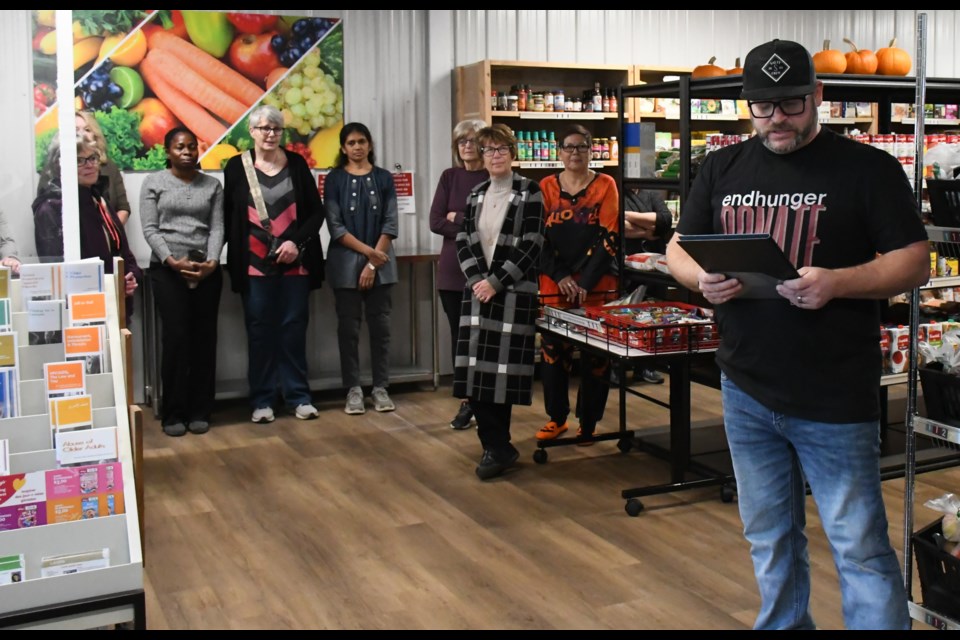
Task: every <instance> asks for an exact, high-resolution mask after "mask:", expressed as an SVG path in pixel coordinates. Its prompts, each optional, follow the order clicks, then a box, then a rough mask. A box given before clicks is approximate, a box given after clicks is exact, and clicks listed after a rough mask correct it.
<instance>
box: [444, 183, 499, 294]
mask: <svg viewBox="0 0 960 640" xmlns="http://www.w3.org/2000/svg"><path fill="white" fill-rule="evenodd" d="M489 177H490V176H489V174H487V170H486V169H480V170H478V171H467V170H466V169H463V168H461V167H452V168H450V169H447V170H445V171H444V172H443V175H441V176H440V182H439V184H437V192H436V194H434V196H433V204H432V205H431V206H430V231H433V232H434V233H436V234H439V235H441V236H443V247H442V248H441V249H440V264H439V266H438V268H437V289H439V290H441V291H463V288H464V286H465V285H466V282H467V279H466V278H465V277H464V275H463V271H461V270H460V261H459V260H458V259H457V243H456V239H457V234H458V233H459V232H460V230H461V229H462V228H463V214H464V212H465V211H466V210H467V197H468V196H469V195H470V191H472V190H473V188H474V187H476V186H477V185H478V184H480V183H481V182H483V181H484V180H487V179H488V178H489ZM450 211H456V212H457V217H456V220H455V221H454V222H450V221H449V220H447V213H449V212H450Z"/></svg>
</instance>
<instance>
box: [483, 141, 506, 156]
mask: <svg viewBox="0 0 960 640" xmlns="http://www.w3.org/2000/svg"><path fill="white" fill-rule="evenodd" d="M480 153H482V154H483V155H485V156H486V157H488V158H492V157H493V156H494V154H496V155H498V156H508V155H510V146H509V145H506V144H502V145H500V146H499V147H480Z"/></svg>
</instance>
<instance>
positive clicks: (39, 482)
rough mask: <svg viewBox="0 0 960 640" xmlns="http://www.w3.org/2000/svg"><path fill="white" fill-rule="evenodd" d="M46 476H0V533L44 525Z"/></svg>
mask: <svg viewBox="0 0 960 640" xmlns="http://www.w3.org/2000/svg"><path fill="white" fill-rule="evenodd" d="M46 473H47V472H45V471H33V472H31V473H15V474H12V475H5V476H0V531H7V530H10V529H22V528H24V527H35V526H38V525H43V524H47V505H46V500H47V481H46Z"/></svg>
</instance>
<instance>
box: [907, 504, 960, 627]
mask: <svg viewBox="0 0 960 640" xmlns="http://www.w3.org/2000/svg"><path fill="white" fill-rule="evenodd" d="M924 506H926V507H929V508H931V509H933V510H934V511H939V512H941V513H943V517H942V518H941V519H938V520H934V521H933V522H931V523H930V524H928V525H927V526H925V527H923V528H922V529H920V530H919V531H917V532H915V533H914V534H913V536H912V538H913V550H914V556H915V557H916V559H917V574H918V575H919V577H920V592H921V594H922V596H923V604H924V606H926V607H929V608H931V609H934V610H936V611H938V612H940V613H943V614H946V615H948V616H951V617H953V618H960V551H958V547H957V541H958V540H960V520H958V511H960V499H958V498H957V497H956V496H954V495H953V494H952V493H947V494H944V495H942V496H940V497H939V498H936V499H933V500H927V501H926V502H925V503H924Z"/></svg>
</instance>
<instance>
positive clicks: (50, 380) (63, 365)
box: [0, 336, 87, 399]
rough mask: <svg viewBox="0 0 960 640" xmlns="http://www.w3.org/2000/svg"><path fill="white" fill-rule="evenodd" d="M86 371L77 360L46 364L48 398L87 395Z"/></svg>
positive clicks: (45, 375)
mask: <svg viewBox="0 0 960 640" xmlns="http://www.w3.org/2000/svg"><path fill="white" fill-rule="evenodd" d="M0 337H2V336H0ZM84 371H85V369H84V363H82V362H80V361H76V360H75V361H72V362H45V363H44V364H43V380H44V384H45V388H46V392H47V398H48V399H50V398H63V397H64V396H79V395H83V394H85V393H86V392H87V378H86V374H85V373H84Z"/></svg>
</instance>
